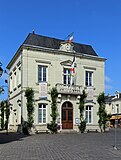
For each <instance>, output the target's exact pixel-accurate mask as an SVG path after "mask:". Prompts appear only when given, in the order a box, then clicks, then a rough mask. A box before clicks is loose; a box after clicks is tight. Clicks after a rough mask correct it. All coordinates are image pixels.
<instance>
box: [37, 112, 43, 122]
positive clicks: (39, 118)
mask: <svg viewBox="0 0 121 160" xmlns="http://www.w3.org/2000/svg"><path fill="white" fill-rule="evenodd" d="M38 122H39V123H42V109H39V110H38Z"/></svg>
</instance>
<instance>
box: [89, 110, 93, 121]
mask: <svg viewBox="0 0 121 160" xmlns="http://www.w3.org/2000/svg"><path fill="white" fill-rule="evenodd" d="M91 119H92V116H91V111H89V123H91Z"/></svg>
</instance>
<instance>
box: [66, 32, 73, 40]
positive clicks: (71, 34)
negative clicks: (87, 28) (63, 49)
mask: <svg viewBox="0 0 121 160" xmlns="http://www.w3.org/2000/svg"><path fill="white" fill-rule="evenodd" d="M73 34H74V32H72V33H70V34H69V35H68V36H67V37H66V38H65V39H64V41H65V40H66V39H67V38H69V37H71V36H73Z"/></svg>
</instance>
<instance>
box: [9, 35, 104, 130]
mask: <svg viewBox="0 0 121 160" xmlns="http://www.w3.org/2000/svg"><path fill="white" fill-rule="evenodd" d="M104 65H105V58H101V57H99V56H98V55H97V53H96V52H95V51H94V49H93V48H92V46H90V45H85V44H79V43H75V42H72V41H68V40H67V41H65V40H61V39H56V38H51V37H46V36H42V35H37V34H34V33H30V34H29V35H28V36H27V38H26V39H25V41H24V42H23V44H22V45H21V46H20V47H19V48H18V50H17V52H16V53H15V55H14V56H13V58H12V59H11V61H10V62H9V64H8V66H7V68H8V70H9V104H10V120H9V128H10V129H12V130H19V127H20V126H21V124H22V121H27V108H26V97H25V90H26V88H27V87H30V88H32V89H33V90H34V115H33V116H34V128H35V129H36V130H39V131H41V130H42V131H43V130H47V123H50V121H51V116H50V114H51V97H50V90H51V89H52V88H53V87H56V88H57V91H58V98H57V110H58V117H57V123H58V125H59V126H60V130H59V131H60V132H61V131H63V130H70V131H71V130H73V131H77V132H78V125H79V123H80V113H79V100H80V96H81V94H82V91H83V90H85V92H86V93H87V98H86V100H85V108H84V118H85V120H86V123H87V124H86V130H91V129H95V130H99V127H98V116H97V112H98V108H99V105H98V103H97V97H98V95H99V94H100V93H102V92H104ZM72 67H73V69H74V72H73V75H72V73H71V71H72Z"/></svg>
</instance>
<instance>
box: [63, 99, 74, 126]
mask: <svg viewBox="0 0 121 160" xmlns="http://www.w3.org/2000/svg"><path fill="white" fill-rule="evenodd" d="M62 129H73V108H72V104H71V103H70V102H65V103H64V104H63V106H62Z"/></svg>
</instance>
